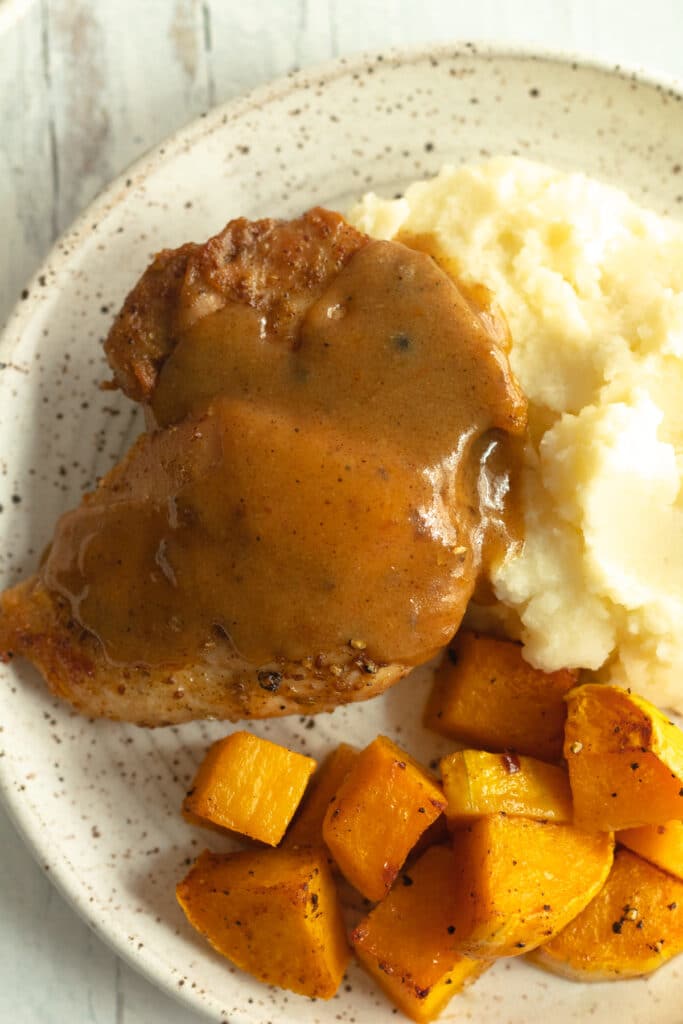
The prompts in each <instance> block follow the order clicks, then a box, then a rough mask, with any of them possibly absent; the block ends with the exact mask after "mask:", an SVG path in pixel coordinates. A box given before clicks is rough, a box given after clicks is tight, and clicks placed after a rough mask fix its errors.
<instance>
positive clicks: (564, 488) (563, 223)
mask: <svg viewBox="0 0 683 1024" xmlns="http://www.w3.org/2000/svg"><path fill="white" fill-rule="evenodd" d="M350 220H351V221H352V222H353V223H354V224H356V225H357V226H358V227H360V228H361V229H362V230H364V231H367V232H368V233H369V234H371V235H375V236H377V237H381V238H392V237H394V236H395V235H396V234H397V233H399V232H401V231H406V232H410V233H415V234H422V233H431V234H433V235H434V236H435V237H436V239H437V241H438V243H439V245H440V247H441V248H442V249H443V250H444V251H445V252H446V254H448V256H449V257H451V258H452V259H453V260H454V261H455V263H456V265H457V266H458V267H459V270H460V274H461V276H462V278H463V279H464V280H465V281H467V280H471V281H479V282H481V283H483V284H485V285H487V286H488V287H489V288H490V289H491V290H492V291H493V292H494V294H495V296H496V298H497V300H498V302H499V303H500V305H501V306H502V308H503V310H504V311H505V314H506V316H507V319H508V322H509V325H510V329H511V332H512V336H513V349H512V354H511V361H512V365H513V368H514V370H515V372H516V373H517V376H518V378H519V380H520V382H521V384H522V386H523V388H524V390H525V391H526V394H527V396H528V398H529V402H530V434H531V443H530V445H529V448H528V452H527V459H526V466H525V480H524V503H525V520H526V543H525V546H524V550H523V553H522V554H521V555H519V556H518V557H515V558H510V559H508V560H507V561H506V562H505V563H504V564H503V565H501V566H499V567H498V568H497V570H496V571H495V574H494V578H493V583H494V587H495V591H496V595H497V597H498V599H499V601H500V602H501V605H500V607H499V610H498V612H499V615H500V616H501V618H504V620H505V622H506V625H507V627H508V629H511V630H512V631H513V632H515V633H516V634H517V635H519V636H520V637H521V638H522V640H523V641H524V644H525V654H526V657H527V658H528V660H529V661H530V662H531V663H532V664H534V665H536V666H538V667H540V668H543V669H546V670H552V669H557V668H560V667H562V666H576V667H582V668H586V669H591V670H593V671H595V672H597V673H598V674H599V676H600V678H605V679H609V680H610V681H612V682H616V683H619V684H621V685H630V686H633V688H634V689H636V690H637V691H638V692H640V693H643V694H645V695H647V696H648V697H649V698H650V699H652V700H654V701H656V702H657V703H659V704H664V705H667V704H668V705H670V706H673V707H676V708H677V709H678V710H680V711H683V493H682V488H681V474H682V472H683V225H680V224H678V223H676V222H674V221H672V220H666V219H663V218H661V217H659V216H657V215H656V214H654V213H652V212H650V211H648V210H644V209H642V208H640V207H638V206H636V205H635V204H634V203H633V202H632V201H631V200H630V199H629V198H628V197H627V196H626V195H624V194H623V193H622V192H619V191H617V190H616V189H613V188H610V187H608V186H606V185H604V184H601V183H599V182H597V181H593V180H591V179H589V178H587V177H585V176H584V175H582V174H560V173H558V172H556V171H554V170H551V169H550V168H548V167H544V166H541V165H538V164H533V163H529V162H527V161H523V160H517V159H511V158H500V159H496V160H492V161H489V162H487V163H485V164H482V165H480V166H466V167H459V168H452V167H446V168H444V169H443V171H442V172H441V174H439V176H438V177H437V178H435V179H433V180H430V181H425V182H418V183H416V184H414V185H411V187H410V188H409V189H408V190H407V192H406V193H405V196H404V197H403V198H401V199H396V200H383V199H380V198H378V197H376V196H375V195H372V194H371V195H368V196H366V197H365V198H364V199H363V201H362V202H361V203H360V204H359V205H358V206H356V207H355V209H354V210H353V211H352V212H351V215H350Z"/></svg>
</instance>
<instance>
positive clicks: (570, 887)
mask: <svg viewBox="0 0 683 1024" xmlns="http://www.w3.org/2000/svg"><path fill="white" fill-rule="evenodd" d="M453 849H454V851H455V861H456V869H455V875H454V885H455V892H456V900H455V910H454V917H453V924H454V925H455V929H456V930H455V935H456V937H457V938H458V945H459V949H460V951H461V952H462V953H464V954H466V955H467V956H474V957H480V958H482V959H487V958H495V957H500V956H518V955H520V954H521V953H526V952H528V951H529V950H531V949H534V948H535V947H536V946H539V945H541V943H543V942H548V941H549V939H551V938H552V936H553V935H556V934H557V933H558V932H559V931H561V930H562V929H563V928H564V927H565V926H566V925H567V924H568V923H569V922H570V921H571V920H572V918H574V917H576V915H577V914H578V913H580V911H582V910H583V908H584V907H585V906H586V905H587V904H588V903H590V901H591V900H592V898H593V897H594V896H595V895H596V893H597V892H599V890H600V889H601V887H602V886H603V884H604V882H605V880H606V878H607V876H608V874H609V870H610V867H611V865H612V857H613V849H614V840H613V837H612V836H611V835H608V834H606V833H599V834H591V833H590V832H582V831H581V830H580V829H577V828H574V827H573V826H572V825H559V824H555V823H553V822H541V821H533V820H532V819H530V818H514V817H508V816H507V815H505V814H490V815H487V816H486V817H484V818H479V819H477V820H476V821H473V822H472V823H471V824H470V825H467V826H465V827H464V828H461V829H459V830H458V831H457V832H455V833H454V834H453Z"/></svg>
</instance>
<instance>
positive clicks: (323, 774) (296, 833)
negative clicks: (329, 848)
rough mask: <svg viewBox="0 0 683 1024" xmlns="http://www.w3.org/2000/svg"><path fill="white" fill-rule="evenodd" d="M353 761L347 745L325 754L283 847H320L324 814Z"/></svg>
mask: <svg viewBox="0 0 683 1024" xmlns="http://www.w3.org/2000/svg"><path fill="white" fill-rule="evenodd" d="M357 757H358V749H357V748H356V747H352V746H350V745H349V744H348V743H340V744H339V746H338V747H336V749H335V750H333V751H332V752H331V753H330V754H328V756H327V757H326V758H325V760H324V761H323V763H322V765H321V766H320V768H319V769H318V771H317V772H316V774H315V775H314V776H313V779H312V780H311V786H310V789H309V791H308V793H307V794H306V796H305V798H304V800H303V801H302V803H301V806H300V807H299V810H298V811H297V814H296V817H295V818H294V821H293V822H292V824H291V826H290V828H289V830H288V831H287V834H286V836H285V838H284V839H283V840H282V845H283V846H288V847H289V846H322V843H323V818H324V817H325V812H326V811H327V808H328V806H329V803H330V800H331V799H332V797H333V796H334V795H335V794H336V792H337V790H338V789H339V787H340V786H341V784H342V782H343V781H344V779H345V778H346V776H347V775H348V773H349V771H350V770H351V768H352V766H353V765H354V764H355V761H356V758H357Z"/></svg>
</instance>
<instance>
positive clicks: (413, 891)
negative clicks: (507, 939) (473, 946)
mask: <svg viewBox="0 0 683 1024" xmlns="http://www.w3.org/2000/svg"><path fill="white" fill-rule="evenodd" d="M454 872H455V862H454V859H453V851H452V850H451V849H449V847H447V846H433V847H431V849H429V850H427V852H426V853H424V854H423V855H422V857H420V859H419V860H418V861H416V862H415V864H414V865H413V866H412V868H411V869H410V873H409V874H408V873H405V872H404V874H403V875H402V876H401V877H399V879H398V880H397V882H396V884H395V886H394V887H393V889H392V890H391V892H390V893H389V895H388V896H386V897H385V898H384V899H383V900H382V902H381V903H379V904H378V905H377V906H376V907H375V909H374V910H373V911H372V912H371V913H370V914H369V915H368V916H367V917H366V918H364V920H362V921H361V922H360V924H358V926H357V927H356V928H355V929H354V930H353V932H352V934H351V942H352V944H353V947H354V950H355V953H356V956H357V957H358V959H359V960H360V962H361V964H362V965H363V966H364V967H365V969H366V970H367V971H368V973H369V974H371V975H372V977H373V978H374V979H375V980H376V981H377V982H378V983H379V985H380V986H381V988H382V989H384V991H385V992H386V994H387V995H388V996H389V998H390V999H391V1000H392V1001H393V1002H394V1003H395V1004H396V1006H398V1008H399V1009H400V1010H402V1011H403V1013H405V1014H407V1015H408V1016H409V1017H411V1018H412V1019H413V1020H416V1021H431V1020H434V1018H435V1017H437V1016H438V1014H439V1013H441V1011H442V1010H443V1008H444V1007H445V1006H446V1004H447V1003H448V1002H449V1000H450V999H451V998H452V997H453V996H454V995H455V994H456V993H457V992H460V991H461V990H462V989H463V987H464V986H465V985H467V984H469V983H471V982H472V981H474V980H475V979H476V978H478V977H479V975H480V974H481V973H482V972H483V971H485V970H486V968H487V967H488V966H489V964H488V963H487V962H484V961H478V960H471V959H469V958H467V957H463V956H460V955H459V954H458V953H457V952H456V943H457V940H456V935H455V929H454V926H453V922H452V914H451V909H450V908H451V906H452V904H453V875H454Z"/></svg>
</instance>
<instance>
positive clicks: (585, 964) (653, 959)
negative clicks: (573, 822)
mask: <svg viewBox="0 0 683 1024" xmlns="http://www.w3.org/2000/svg"><path fill="white" fill-rule="evenodd" d="M681 952H683V882H681V881H680V879H677V878H673V877H672V876H671V875H669V874H666V873H665V872H664V871H660V870H659V868H656V867H654V865H652V864H648V862H647V861H645V860H642V859H641V858H640V857H638V856H636V854H635V853H631V852H630V851H629V850H617V853H616V855H615V858H614V867H613V868H612V871H611V872H610V876H609V878H608V879H607V882H606V883H605V885H604V887H603V889H602V890H601V891H600V892H599V893H598V895H597V896H596V897H595V899H594V900H593V901H592V902H591V903H589V904H588V906H587V907H586V908H585V910H583V911H582V912H581V913H580V914H579V915H578V917H575V918H574V920H573V921H572V922H571V924H569V925H567V927H566V928H565V929H564V930H563V931H562V932H560V934H559V935H557V936H555V938H554V939H552V940H551V941H550V942H549V943H547V945H545V946H543V947H542V948H541V949H537V950H536V951H535V952H534V953H533V954H532V956H531V959H532V960H533V961H534V963H537V964H539V966H541V967H545V968H547V969H548V970H550V971H553V973H555V974H561V975H562V976H563V977H565V978H573V979H575V980H576V981H610V980H617V979H619V978H637V977H639V976H640V975H643V974H651V973H652V971H656V970H657V968H658V967H661V966H662V964H664V963H666V961H667V960H670V959H671V957H673V956H676V955H677V954H678V953H681Z"/></svg>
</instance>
